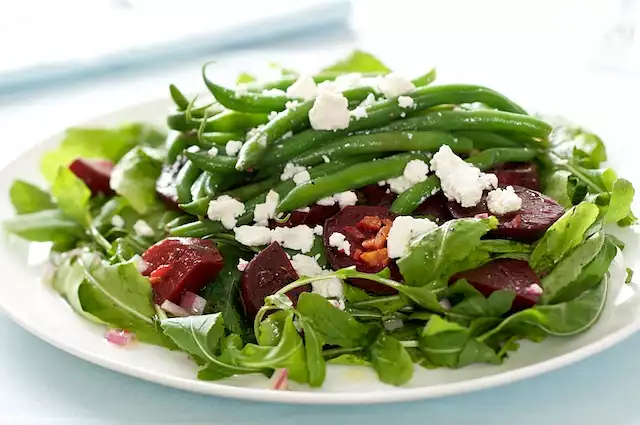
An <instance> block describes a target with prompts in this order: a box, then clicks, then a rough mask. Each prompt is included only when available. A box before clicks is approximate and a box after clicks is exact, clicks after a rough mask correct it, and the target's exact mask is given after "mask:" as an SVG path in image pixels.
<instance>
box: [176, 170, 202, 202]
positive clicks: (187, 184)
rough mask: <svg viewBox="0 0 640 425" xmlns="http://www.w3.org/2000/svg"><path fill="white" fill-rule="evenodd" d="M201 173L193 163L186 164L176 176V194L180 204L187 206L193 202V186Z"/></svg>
mask: <svg viewBox="0 0 640 425" xmlns="http://www.w3.org/2000/svg"><path fill="white" fill-rule="evenodd" d="M200 173H201V171H200V170H199V169H198V167H196V166H195V164H194V163H193V162H191V161H187V162H185V164H184V165H183V166H182V168H181V169H180V171H178V175H177V176H176V194H177V195H178V202H179V203H181V204H185V203H187V202H191V199H192V198H191V186H192V185H193V183H194V182H195V181H196V179H197V178H198V176H199V175H200Z"/></svg>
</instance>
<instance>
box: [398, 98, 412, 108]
mask: <svg viewBox="0 0 640 425" xmlns="http://www.w3.org/2000/svg"><path fill="white" fill-rule="evenodd" d="M414 104H415V102H414V101H413V98H412V97H409V96H398V105H400V107H401V108H412V107H413V105H414Z"/></svg>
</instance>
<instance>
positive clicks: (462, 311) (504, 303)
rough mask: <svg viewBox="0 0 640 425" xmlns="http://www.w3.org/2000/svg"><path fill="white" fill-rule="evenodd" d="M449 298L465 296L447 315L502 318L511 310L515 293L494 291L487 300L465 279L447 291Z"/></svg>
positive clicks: (458, 281)
mask: <svg viewBox="0 0 640 425" xmlns="http://www.w3.org/2000/svg"><path fill="white" fill-rule="evenodd" d="M447 294H448V296H455V295H458V294H462V295H464V299H463V300H462V301H460V302H459V303H457V304H456V305H454V306H453V307H451V309H450V310H449V311H448V312H447V315H453V316H454V317H455V316H459V315H461V316H464V318H465V319H466V318H478V317H501V316H502V315H504V314H506V313H507V312H508V311H509V310H510V309H511V304H512V303H513V300H514V299H515V296H516V294H515V292H513V291H509V290H500V291H494V292H492V293H491V295H489V296H488V297H487V298H485V297H484V295H482V293H480V291H478V290H477V289H476V288H474V287H473V286H471V285H470V284H469V282H467V281H466V280H465V279H459V280H457V281H456V282H455V283H454V284H453V285H451V286H450V287H449V288H448V290H447Z"/></svg>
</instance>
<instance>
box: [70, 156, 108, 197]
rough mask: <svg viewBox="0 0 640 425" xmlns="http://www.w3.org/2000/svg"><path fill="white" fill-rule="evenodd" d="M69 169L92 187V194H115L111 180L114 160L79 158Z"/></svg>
mask: <svg viewBox="0 0 640 425" xmlns="http://www.w3.org/2000/svg"><path fill="white" fill-rule="evenodd" d="M69 170H71V172H72V173H73V174H75V175H76V176H77V177H78V178H79V179H81V180H82V181H83V182H84V183H85V184H86V185H87V186H88V187H89V189H91V194H92V195H93V196H96V195H97V194H99V193H102V194H104V195H111V194H113V193H114V192H113V190H112V189H111V186H109V180H111V171H113V162H111V161H108V160H106V159H87V158H78V159H76V160H75V161H73V162H72V163H71V165H69Z"/></svg>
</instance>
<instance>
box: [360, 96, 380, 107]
mask: <svg viewBox="0 0 640 425" xmlns="http://www.w3.org/2000/svg"><path fill="white" fill-rule="evenodd" d="M374 103H376V96H375V95H374V94H373V93H369V95H368V96H367V97H366V98H365V99H364V100H363V101H362V103H360V105H358V106H359V107H362V108H368V107H369V106H371V105H373V104H374Z"/></svg>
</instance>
